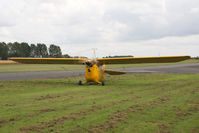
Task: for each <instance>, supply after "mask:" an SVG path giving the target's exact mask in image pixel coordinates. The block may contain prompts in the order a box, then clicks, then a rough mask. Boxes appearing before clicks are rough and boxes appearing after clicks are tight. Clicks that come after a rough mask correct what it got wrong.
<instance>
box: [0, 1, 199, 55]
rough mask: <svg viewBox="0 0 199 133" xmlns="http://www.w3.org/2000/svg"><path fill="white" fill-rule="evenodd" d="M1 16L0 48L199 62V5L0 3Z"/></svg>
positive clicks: (162, 3)
mask: <svg viewBox="0 0 199 133" xmlns="http://www.w3.org/2000/svg"><path fill="white" fill-rule="evenodd" d="M0 10H1V11H0V42H2V41H4V42H14V41H18V42H28V43H45V44H47V45H49V44H56V45H59V46H60V47H61V48H62V52H63V53H67V54H69V55H72V56H75V55H79V56H88V57H92V48H97V56H98V57H102V56H106V55H134V56H136V57H138V56H166V55H191V56H199V0H0Z"/></svg>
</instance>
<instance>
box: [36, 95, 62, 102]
mask: <svg viewBox="0 0 199 133" xmlns="http://www.w3.org/2000/svg"><path fill="white" fill-rule="evenodd" d="M57 97H60V96H59V95H58V96H51V95H49V94H48V95H46V96H41V97H39V98H36V100H39V101H40V100H46V99H52V98H57Z"/></svg>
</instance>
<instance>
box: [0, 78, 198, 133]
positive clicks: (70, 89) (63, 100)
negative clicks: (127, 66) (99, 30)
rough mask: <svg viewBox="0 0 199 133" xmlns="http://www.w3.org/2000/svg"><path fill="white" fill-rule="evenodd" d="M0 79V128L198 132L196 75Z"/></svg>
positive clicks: (6, 130)
mask: <svg viewBox="0 0 199 133" xmlns="http://www.w3.org/2000/svg"><path fill="white" fill-rule="evenodd" d="M82 78H83V77H76V78H65V79H46V80H24V81H1V82H0V132H1V133H10V132H14V133H17V132H69V133H70V132H71V133H87V132H88V133H98V132H99V133H103V132H108V133H116V132H118V133H132V132H135V133H159V132H173V133H191V132H195V133H197V132H199V74H193V75H160V74H152V75H124V76H108V77H107V81H106V85H105V86H100V85H85V86H78V85H77V82H78V80H80V79H82Z"/></svg>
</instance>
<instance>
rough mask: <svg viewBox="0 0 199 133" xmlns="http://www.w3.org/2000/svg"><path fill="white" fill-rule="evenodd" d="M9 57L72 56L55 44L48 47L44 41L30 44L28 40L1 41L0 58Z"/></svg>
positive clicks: (5, 58)
mask: <svg viewBox="0 0 199 133" xmlns="http://www.w3.org/2000/svg"><path fill="white" fill-rule="evenodd" d="M9 57H39V58H44V57H53V58H62V57H63V58H69V57H70V56H69V55H68V54H65V55H62V52H61V48H60V47H59V46H57V45H54V44H51V45H50V46H49V48H48V47H47V46H46V45H45V44H43V43H37V44H30V45H29V44H28V43H26V42H22V43H19V42H14V43H5V42H0V59H2V60H7V59H8V58H9Z"/></svg>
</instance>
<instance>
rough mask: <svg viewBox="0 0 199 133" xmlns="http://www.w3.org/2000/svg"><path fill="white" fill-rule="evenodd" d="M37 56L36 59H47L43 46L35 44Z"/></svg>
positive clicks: (46, 52) (45, 48)
mask: <svg viewBox="0 0 199 133" xmlns="http://www.w3.org/2000/svg"><path fill="white" fill-rule="evenodd" d="M37 56H38V57H48V50H47V46H46V45H45V44H41V43H38V44H37Z"/></svg>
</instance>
